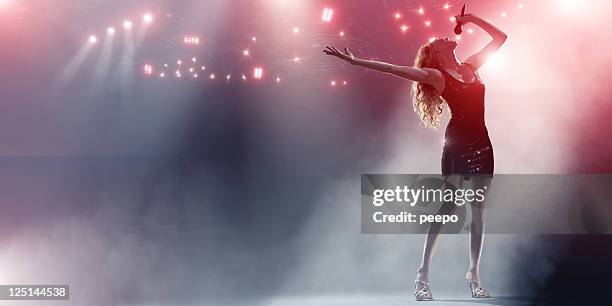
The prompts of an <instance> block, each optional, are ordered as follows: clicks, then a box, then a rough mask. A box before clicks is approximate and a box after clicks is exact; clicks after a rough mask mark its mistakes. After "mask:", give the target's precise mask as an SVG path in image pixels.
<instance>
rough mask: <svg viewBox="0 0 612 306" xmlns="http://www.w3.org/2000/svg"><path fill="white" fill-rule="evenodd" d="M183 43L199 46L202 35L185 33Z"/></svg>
mask: <svg viewBox="0 0 612 306" xmlns="http://www.w3.org/2000/svg"><path fill="white" fill-rule="evenodd" d="M183 44H185V45H186V46H198V45H200V37H199V36H194V35H185V36H184V37H183Z"/></svg>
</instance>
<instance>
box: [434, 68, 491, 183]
mask: <svg viewBox="0 0 612 306" xmlns="http://www.w3.org/2000/svg"><path fill="white" fill-rule="evenodd" d="M462 65H465V66H467V67H469V68H470V69H471V70H472V71H474V72H475V70H474V69H473V68H472V66H470V65H468V64H462ZM441 71H442V74H443V75H444V79H445V82H446V83H445V84H446V85H445V88H444V91H443V92H442V97H443V98H444V100H446V103H447V104H448V106H449V108H450V111H451V119H450V121H449V123H448V126H447V127H446V134H445V139H444V150H443V153H442V174H444V175H450V174H462V175H465V176H466V177H469V175H470V174H491V175H492V174H493V165H494V162H493V146H492V145H491V140H490V139H489V133H488V131H487V127H486V125H485V122H484V112H485V105H484V96H485V86H484V84H483V83H482V81H481V80H480V77H479V76H478V74H477V73H476V72H475V75H476V79H475V80H474V82H471V83H465V82H462V81H459V80H457V79H456V78H455V77H453V76H452V75H450V74H449V73H448V72H447V71H445V70H441Z"/></svg>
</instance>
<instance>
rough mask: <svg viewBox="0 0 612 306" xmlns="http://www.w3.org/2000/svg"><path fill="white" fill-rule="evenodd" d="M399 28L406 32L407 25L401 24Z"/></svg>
mask: <svg viewBox="0 0 612 306" xmlns="http://www.w3.org/2000/svg"><path fill="white" fill-rule="evenodd" d="M400 30H402V32H404V33H406V31H408V26H407V25H405V24H403V25H402V26H401V27H400Z"/></svg>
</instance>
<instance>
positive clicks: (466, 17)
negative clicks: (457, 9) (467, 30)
mask: <svg viewBox="0 0 612 306" xmlns="http://www.w3.org/2000/svg"><path fill="white" fill-rule="evenodd" d="M476 19H477V17H476V15H474V14H465V15H463V16H461V15H457V16H455V20H457V22H458V23H461V24H466V23H470V22H474V21H475V20H476Z"/></svg>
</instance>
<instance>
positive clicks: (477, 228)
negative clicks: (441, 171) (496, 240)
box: [465, 177, 491, 295]
mask: <svg viewBox="0 0 612 306" xmlns="http://www.w3.org/2000/svg"><path fill="white" fill-rule="evenodd" d="M472 181H473V188H474V190H478V189H484V188H485V187H486V189H485V190H488V188H489V186H490V184H491V179H490V178H485V177H473V178H472ZM484 204H485V203H484V202H482V203H478V202H474V203H471V205H470V206H471V212H472V222H471V223H470V266H469V268H468V272H467V273H466V275H465V278H466V279H467V280H468V282H472V283H480V257H481V253H482V244H483V238H484V226H485V220H484V210H485V206H484ZM483 290H484V289H483ZM483 294H484V292H483ZM487 295H488V293H487Z"/></svg>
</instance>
